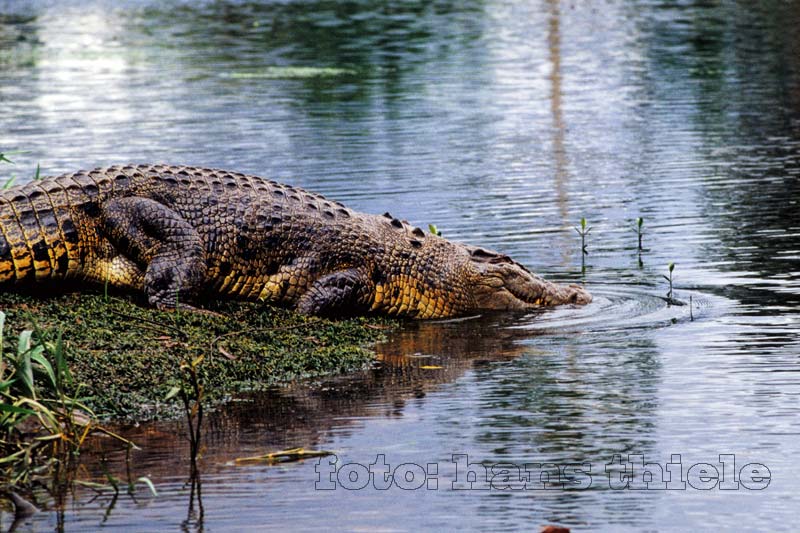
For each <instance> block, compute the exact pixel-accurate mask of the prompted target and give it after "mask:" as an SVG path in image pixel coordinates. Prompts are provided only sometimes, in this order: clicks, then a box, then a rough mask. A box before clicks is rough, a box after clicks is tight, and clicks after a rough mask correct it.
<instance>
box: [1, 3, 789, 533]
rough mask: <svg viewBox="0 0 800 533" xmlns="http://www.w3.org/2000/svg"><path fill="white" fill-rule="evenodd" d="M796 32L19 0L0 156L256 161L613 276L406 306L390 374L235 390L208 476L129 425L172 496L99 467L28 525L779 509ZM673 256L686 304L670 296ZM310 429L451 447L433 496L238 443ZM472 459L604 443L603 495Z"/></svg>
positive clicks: (582, 12)
mask: <svg viewBox="0 0 800 533" xmlns="http://www.w3.org/2000/svg"><path fill="white" fill-rule="evenodd" d="M798 23H800V4H798V3H797V2H779V1H777V0H774V1H773V0H769V1H765V2H759V3H758V4H757V5H749V4H748V5H746V6H745V5H743V4H739V3H734V2H715V3H708V2H683V3H680V4H674V3H663V2H654V1H637V2H616V1H611V2H604V3H603V4H602V6H600V5H599V4H596V3H592V2H569V1H561V0H543V1H541V2H522V1H513V0H512V1H495V0H483V1H479V0H471V1H466V2H378V3H375V2H366V1H363V2H362V1H356V2H346V3H341V2H333V1H325V0H318V1H310V2H295V1H289V2H247V1H223V2H197V3H195V2H180V1H178V2H152V1H148V0H129V1H126V2H108V1H104V0H95V1H89V2H78V1H67V2H60V3H51V2H39V1H38V0H35V1H33V2H19V1H10V0H0V102H1V103H2V107H0V109H2V112H1V113H0V150H2V151H6V150H9V149H20V150H28V152H27V153H24V154H18V155H17V156H16V157H15V160H16V161H17V162H18V166H17V168H16V169H15V171H16V172H17V173H19V174H24V173H25V171H26V170H25V169H32V168H34V167H35V163H36V162H38V161H41V162H42V165H43V169H44V170H45V171H46V172H47V173H55V172H59V171H66V170H74V169H76V168H78V167H88V166H94V165H98V164H105V163H116V162H127V161H166V162H175V163H180V162H186V163H191V164H198V165H209V166H218V167H228V168H234V169H237V170H245V171H251V172H254V173H257V174H261V175H265V176H269V177H273V178H277V179H281V180H284V181H289V182H292V183H294V184H297V185H301V186H304V187H308V188H311V189H314V190H318V191H320V192H323V193H325V194H326V195H328V196H331V197H333V198H336V199H338V200H341V201H344V202H346V203H348V204H350V205H351V206H353V207H355V208H357V209H361V210H365V211H370V212H375V213H380V212H383V211H387V210H391V212H392V213H395V214H396V215H398V216H400V217H402V218H407V219H408V220H410V221H412V222H414V223H415V224H418V225H424V224H426V223H428V222H433V223H436V224H437V226H438V227H439V228H440V229H441V230H442V231H443V232H444V234H445V236H447V237H450V238H453V239H456V240H465V241H470V242H472V243H475V244H479V245H483V246H487V247H491V248H495V249H500V250H502V251H503V252H506V253H509V254H510V255H512V256H514V257H515V258H517V259H518V260H520V261H521V262H523V263H526V264H529V265H531V266H532V267H534V268H535V270H537V271H539V272H542V273H543V274H545V275H547V276H549V277H553V278H555V279H562V280H571V281H584V282H586V283H587V284H588V285H589V286H590V288H591V289H592V290H593V292H594V293H595V294H596V296H597V297H596V299H595V302H593V304H592V305H590V306H588V307H587V308H585V309H558V310H552V311H548V312H545V313H541V314H537V315H527V316H526V315H522V316H484V317H480V318H474V319H471V320H466V321H461V322H449V323H430V324H428V323H426V324H409V325H407V326H406V327H404V328H403V329H402V330H400V331H397V332H393V333H392V335H391V338H390V339H389V341H388V342H387V343H386V344H384V345H382V346H380V347H379V349H378V351H379V362H378V363H377V364H376V366H375V368H373V369H370V370H367V371H364V372H363V373H360V374H357V375H352V376H346V377H340V378H336V379H330V380H322V381H319V382H315V383H311V384H298V385H297V386H294V387H291V388H289V389H281V390H276V391H273V392H271V393H269V394H263V395H255V396H253V397H247V398H243V399H241V400H240V401H237V402H234V403H232V404H230V405H229V406H227V407H226V408H224V409H221V410H219V411H217V412H215V413H213V414H212V415H211V417H210V419H209V421H208V425H207V431H206V436H205V445H206V449H205V453H204V456H203V459H202V460H201V472H200V477H199V478H198V479H199V482H200V483H196V484H191V483H190V484H187V480H188V479H189V472H188V461H187V460H186V459H187V457H186V455H187V453H188V445H187V443H186V442H184V440H182V439H181V438H180V434H181V431H182V424H181V423H179V422H169V423H159V424H153V425H146V426H141V427H133V428H124V429H125V432H126V434H128V435H130V436H131V437H132V438H133V439H134V440H135V441H136V442H137V443H138V444H139V445H140V446H141V447H142V451H141V452H136V454H135V456H134V461H133V463H132V468H133V475H134V476H141V475H148V476H150V477H151V478H152V479H153V481H154V482H155V483H156V486H157V487H158V490H159V496H158V497H156V498H153V497H150V496H148V495H147V494H146V491H144V490H140V491H138V492H137V496H136V499H135V500H133V499H131V498H127V497H120V498H118V499H117V500H116V501H114V500H112V499H111V498H110V497H109V496H107V495H104V496H100V497H97V498H95V497H94V494H93V493H91V491H88V490H79V491H77V493H76V494H75V495H74V496H69V495H68V496H67V502H66V503H65V505H64V506H63V513H62V514H60V515H59V514H55V515H54V514H52V513H43V514H40V515H38V516H37V517H35V518H34V520H33V521H34V524H35V525H34V527H37V528H40V526H42V527H44V526H43V524H47V525H58V524H59V523H61V522H60V521H62V520H63V524H64V525H65V526H66V527H67V528H69V529H76V528H81V529H83V528H86V527H96V526H97V525H99V524H101V523H105V524H107V525H114V526H130V527H136V528H146V529H157V528H176V527H183V528H184V529H193V530H195V529H196V530H200V529H203V528H209V529H225V528H237V527H239V526H242V525H249V524H268V525H270V526H273V527H275V528H276V529H277V528H279V527H283V528H286V527H292V528H298V527H302V528H311V527H315V526H317V527H330V526H331V524H335V525H336V526H337V527H341V528H342V529H355V528H362V529H363V528H370V529H378V528H379V529H386V530H408V529H418V528H420V527H426V528H434V527H439V528H448V529H452V528H456V527H458V528H470V527H471V528H476V527H479V526H480V527H484V528H486V527H488V528H492V529H500V528H502V529H522V528H526V529H536V528H538V527H539V525H541V524H544V523H549V522H559V523H564V524H567V525H571V526H573V527H574V528H575V529H580V528H585V529H587V530H588V529H590V530H597V529H608V530H615V531H618V530H621V529H630V530H641V529H659V530H662V529H666V530H686V529H690V528H695V527H697V526H698V524H699V523H705V522H706V521H707V520H711V519H713V523H715V524H719V525H721V526H723V527H725V526H728V527H735V528H737V529H772V530H780V529H789V528H790V524H792V523H793V519H794V516H793V515H792V514H791V510H792V509H793V508H795V507H796V506H797V504H798V500H797V481H796V480H797V479H798V478H800V468H798V466H797V465H796V464H795V463H796V461H794V460H793V451H794V450H796V448H797V446H796V442H797V435H798V433H800V425H798V418H797V416H796V398H797V395H798V393H800V387H798V385H799V384H800V383H799V382H798V377H797V372H798V369H797V353H798V337H799V335H798V333H799V332H800V327H799V326H798V323H799V322H800V315H799V314H798V304H799V303H800V268H798V264H800V263H798V261H800V221H798V220H799V219H798V208H799V206H798V203H797V202H798V199H799V198H800V185H799V184H800V181H799V180H800V178H799V177H798V176H800V90H798V87H800V54H798V50H799V49H800V40H798V39H799V38H798V33H797V31H796V28H797V26H798ZM8 170H9V169H8V168H5V169H3V172H8ZM31 173H32V172H31ZM582 216H585V217H586V218H587V219H588V221H589V223H590V225H591V226H592V227H593V230H592V233H591V234H590V237H589V243H588V244H589V255H588V256H587V257H586V270H585V272H582V271H581V254H580V249H579V244H578V238H577V236H576V235H575V233H574V230H573V229H572V226H574V225H575V224H576V223H577V221H578V220H579V219H580V217H582ZM639 216H642V217H644V219H645V226H644V227H645V237H644V247H645V250H644V251H643V252H642V254H641V263H640V261H639V254H637V250H636V235H635V233H634V231H633V228H634V224H635V222H634V221H635V219H636V218H637V217H639ZM670 262H675V263H676V264H677V267H676V270H675V282H676V294H677V296H678V297H679V298H681V299H682V300H684V301H688V299H689V297H690V296H691V298H692V306H691V307H690V306H668V305H667V304H666V302H665V301H664V299H663V296H664V294H665V293H666V283H665V282H664V280H663V279H662V277H661V276H662V274H665V273H666V265H667V264H668V263H670ZM295 446H305V447H312V448H322V449H330V450H333V451H335V452H336V454H337V457H338V458H339V461H340V463H339V464H340V465H341V464H344V463H349V462H357V463H361V464H367V465H368V464H369V463H371V462H374V461H375V460H376V455H377V454H384V455H385V458H386V461H387V462H388V463H390V464H392V465H395V466H396V465H399V464H403V463H414V464H421V465H427V464H428V463H436V464H437V465H438V468H439V473H438V474H437V476H438V477H437V480H438V487H437V490H427V489H420V490H414V491H402V490H400V489H398V488H396V487H395V488H393V489H391V490H387V491H381V490H377V489H374V488H371V487H370V488H368V489H364V490H359V491H348V490H343V489H341V487H340V490H335V491H317V490H314V482H315V481H316V479H317V473H316V472H315V470H314V466H315V461H306V462H304V463H298V464H291V465H283V466H278V467H266V466H246V467H244V466H234V465H233V464H232V461H233V459H235V458H236V457H241V456H247V455H254V454H257V453H263V452H265V451H268V450H276V449H280V448H290V447H295ZM459 453H465V454H469V456H470V460H474V461H478V462H480V461H484V462H486V463H498V462H511V463H514V464H524V463H533V462H540V463H557V464H566V463H570V464H572V463H581V464H582V463H589V464H590V465H591V468H592V470H591V473H592V486H591V487H590V488H589V489H588V490H574V489H573V490H565V489H559V490H528V491H500V490H493V491H488V492H486V491H477V490H476V491H455V490H452V489H451V488H450V485H451V482H452V481H453V479H454V475H455V465H454V462H453V454H459ZM615 454H620V455H622V456H624V457H627V456H628V454H640V455H644V457H645V460H647V461H651V462H656V463H660V464H662V465H664V464H666V463H667V462H669V461H670V460H671V459H672V456H673V455H680V456H681V461H682V463H683V464H684V465H691V464H694V463H699V462H709V463H714V464H717V463H718V458H719V455H720V454H735V455H736V459H737V467H738V466H743V465H744V464H745V463H747V462H760V463H763V464H765V465H767V466H768V467H769V468H770V470H771V472H772V476H773V477H772V481H771V483H770V485H769V487H768V488H767V489H766V490H764V491H758V492H756V491H748V490H737V491H730V492H728V491H720V490H718V489H714V490H711V491H698V490H686V491H646V490H645V491H633V490H620V491H617V490H612V489H611V488H610V487H609V477H608V474H607V473H606V470H605V466H606V464H607V463H609V462H611V461H612V458H613V456H614V455H615ZM102 455H103V450H102V449H97V450H94V451H93V452H92V453H90V454H89V456H88V457H85V458H84V459H85V461H84V463H85V465H86V471H85V473H84V474H85V477H86V478H87V479H92V478H93V479H97V480H102V470H101V469H99V466H98V464H99V463H98V462H97V461H94V459H95V458H98V457H100V456H102ZM107 455H108V458H109V461H110V465H111V467H112V468H113V469H115V471H116V472H119V473H120V475H122V474H123V473H124V469H125V465H124V458H123V457H121V456H119V454H118V453H116V452H111V451H108V453H107ZM190 502H192V503H191V505H190ZM42 504H43V505H45V506H49V507H51V508H52V507H53V506H54V504H53V503H52V502H50V503H48V502H42ZM109 509H110V512H109ZM0 513H3V512H2V511H0ZM0 522H2V524H3V526H5V525H6V524H7V523H8V518H7V514H0ZM478 525H479V526H478Z"/></svg>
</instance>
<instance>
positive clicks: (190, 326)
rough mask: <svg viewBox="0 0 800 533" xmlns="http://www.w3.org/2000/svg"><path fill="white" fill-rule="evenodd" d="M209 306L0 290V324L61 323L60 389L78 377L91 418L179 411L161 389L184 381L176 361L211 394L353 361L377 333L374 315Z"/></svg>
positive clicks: (336, 369)
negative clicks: (160, 307) (206, 310)
mask: <svg viewBox="0 0 800 533" xmlns="http://www.w3.org/2000/svg"><path fill="white" fill-rule="evenodd" d="M100 290H101V291H102V288H101V289H100ZM209 307H210V309H211V310H212V311H215V312H216V313H219V314H220V315H222V316H215V315H212V314H201V313H187V312H182V313H169V312H160V311H156V310H153V309H149V308H145V307H143V306H141V305H138V304H136V303H135V302H134V301H133V300H132V297H128V296H110V297H108V298H106V297H105V296H104V294H102V292H100V293H93V292H86V293H81V294H77V293H74V294H62V295H59V296H55V297H47V298H36V297H31V296H28V295H23V294H18V293H5V294H0V309H4V310H5V312H6V314H7V318H6V329H7V330H11V332H12V333H13V334H14V335H15V337H16V339H18V338H19V337H20V335H21V334H22V332H23V331H24V330H29V329H32V328H33V325H34V324H35V325H36V328H37V329H38V330H39V331H46V332H54V331H63V340H62V341H60V342H61V343H62V344H61V346H62V350H63V353H66V357H65V358H66V360H67V362H68V364H69V370H70V372H71V375H72V378H73V379H72V380H71V381H70V382H69V384H67V386H66V392H67V393H68V394H74V392H75V391H76V390H77V389H78V384H81V386H82V387H83V388H82V389H81V391H82V396H83V398H82V401H81V405H82V406H84V407H86V409H89V410H92V411H93V412H95V413H96V414H97V416H98V417H99V418H100V419H108V418H115V419H120V418H130V419H137V420H142V419H148V418H155V417H174V416H177V415H179V414H181V412H182V411H183V409H182V407H183V406H181V405H179V402H178V401H177V399H176V398H172V399H171V400H170V401H169V402H166V401H165V400H164V398H165V397H166V396H167V394H168V393H169V392H170V391H171V390H172V389H173V387H176V386H177V387H183V386H184V384H185V383H186V382H185V377H186V374H185V372H186V369H185V365H186V363H185V362H186V361H195V360H197V359H198V358H199V357H201V356H202V357H203V359H202V365H195V367H196V372H197V376H196V379H197V380H198V382H199V383H202V384H203V386H204V392H203V397H204V398H205V400H206V401H208V402H211V403H214V402H220V401H223V400H224V399H226V398H227V397H228V396H229V395H230V394H233V393H236V392H241V391H244V390H252V389H263V388H266V387H269V386H272V385H276V384H281V383H286V382H288V381H291V380H294V379H298V378H306V377H313V376H320V375H324V374H331V373H340V372H346V371H352V370H354V369H358V368H363V367H364V366H366V365H368V364H370V362H371V361H372V357H373V353H372V352H371V351H370V350H369V349H368V348H367V346H368V345H369V344H371V343H373V342H374V341H376V340H377V339H378V338H379V337H380V336H381V329H382V327H376V326H375V324H374V322H375V319H372V320H368V319H365V318H357V319H351V320H346V321H338V322H334V321H329V320H324V319H320V318H309V317H305V316H301V315H298V314H296V313H293V312H291V311H287V310H283V309H278V308H272V307H268V306H264V305H263V304H254V303H237V302H219V303H212V304H209ZM42 335H43V336H44V337H45V338H46V340H47V341H48V342H56V341H57V340H58V339H57V338H52V339H51V338H49V337H52V335H49V336H48V335H47V334H45V333H42ZM10 342H17V341H16V340H13V341H12V339H7V340H6V344H7V345H9V343H10ZM182 365H183V366H182ZM176 395H177V394H176ZM177 396H179V395H177Z"/></svg>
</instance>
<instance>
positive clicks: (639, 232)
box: [634, 217, 644, 252]
mask: <svg viewBox="0 0 800 533" xmlns="http://www.w3.org/2000/svg"><path fill="white" fill-rule="evenodd" d="M643 225H644V219H643V218H642V217H639V218H637V219H636V229H635V230H634V231H635V232H636V235H637V236H638V237H639V252H641V251H642V236H643V235H644V231H642V226H643Z"/></svg>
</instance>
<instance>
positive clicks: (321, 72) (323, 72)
mask: <svg viewBox="0 0 800 533" xmlns="http://www.w3.org/2000/svg"><path fill="white" fill-rule="evenodd" d="M356 74H357V73H356V71H355V70H353V69H349V68H334V67H267V68H264V69H259V70H250V71H246V72H245V71H239V72H230V73H228V74H227V75H226V77H228V78H233V79H238V80H248V79H266V80H280V79H286V80H305V79H309V78H334V77H339V76H355V75H356Z"/></svg>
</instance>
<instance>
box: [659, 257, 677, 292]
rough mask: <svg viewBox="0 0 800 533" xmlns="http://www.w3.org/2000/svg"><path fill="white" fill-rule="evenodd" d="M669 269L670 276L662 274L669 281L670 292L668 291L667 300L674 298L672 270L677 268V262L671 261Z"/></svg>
mask: <svg viewBox="0 0 800 533" xmlns="http://www.w3.org/2000/svg"><path fill="white" fill-rule="evenodd" d="M667 268H668V269H669V276H665V275H663V274H662V275H661V277H663V278H664V279H665V280H667V281H668V282H669V292H668V293H667V300H670V301H671V300H672V271H673V270H675V263H670V264H669V265H667Z"/></svg>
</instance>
